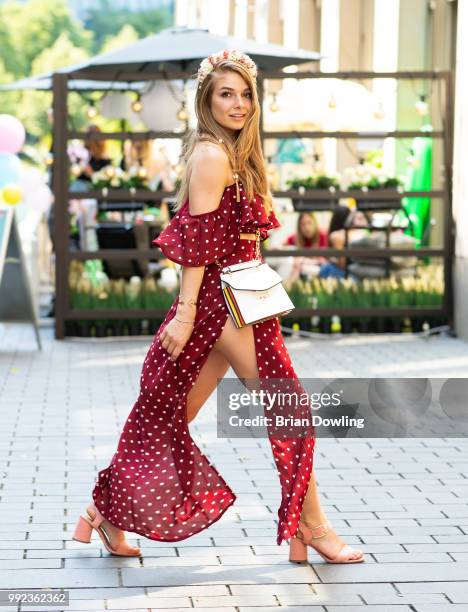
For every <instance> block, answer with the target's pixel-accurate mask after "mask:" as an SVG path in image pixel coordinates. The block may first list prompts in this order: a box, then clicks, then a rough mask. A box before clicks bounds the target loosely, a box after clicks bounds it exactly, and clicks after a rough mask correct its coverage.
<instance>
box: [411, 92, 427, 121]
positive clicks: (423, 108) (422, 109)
mask: <svg viewBox="0 0 468 612" xmlns="http://www.w3.org/2000/svg"><path fill="white" fill-rule="evenodd" d="M426 97H427V96H425V95H422V96H420V98H419V100H418V101H417V102H416V104H415V105H414V108H415V109H416V112H417V113H418V115H420V116H421V117H425V116H426V115H427V113H428V110H429V105H428V104H427V102H426Z"/></svg>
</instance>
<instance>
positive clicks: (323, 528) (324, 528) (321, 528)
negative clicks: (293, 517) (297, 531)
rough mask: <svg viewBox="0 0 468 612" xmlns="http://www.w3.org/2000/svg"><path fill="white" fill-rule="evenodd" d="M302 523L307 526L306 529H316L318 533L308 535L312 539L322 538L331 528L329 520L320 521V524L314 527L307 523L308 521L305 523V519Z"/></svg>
mask: <svg viewBox="0 0 468 612" xmlns="http://www.w3.org/2000/svg"><path fill="white" fill-rule="evenodd" d="M302 522H303V523H304V525H305V526H306V527H307V529H308V530H309V531H311V532H313V531H317V530H318V535H312V534H311V535H310V537H311V538H312V539H313V540H317V539H318V538H323V536H325V535H327V533H328V532H329V531H330V529H331V524H330V522H329V521H326V522H325V523H321V524H320V525H315V526H314V527H313V526H312V525H309V523H306V522H305V521H302Z"/></svg>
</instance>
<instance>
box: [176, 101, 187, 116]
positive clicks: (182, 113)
mask: <svg viewBox="0 0 468 612" xmlns="http://www.w3.org/2000/svg"><path fill="white" fill-rule="evenodd" d="M188 118H189V117H188V113H187V109H186V108H185V100H184V101H183V102H182V103H181V105H180V108H179V110H178V111H177V119H178V120H179V121H187V120H188Z"/></svg>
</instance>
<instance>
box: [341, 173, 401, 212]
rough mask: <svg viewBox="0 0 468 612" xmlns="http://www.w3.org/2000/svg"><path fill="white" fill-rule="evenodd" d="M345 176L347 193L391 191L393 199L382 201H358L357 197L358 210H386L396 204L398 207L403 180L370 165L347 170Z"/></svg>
mask: <svg viewBox="0 0 468 612" xmlns="http://www.w3.org/2000/svg"><path fill="white" fill-rule="evenodd" d="M345 174H346V175H347V176H348V186H347V188H348V190H349V191H357V190H359V191H362V192H363V193H365V192H368V191H373V192H375V191H377V190H382V189H385V190H386V191H387V192H388V191H391V192H392V195H394V199H393V198H392V199H391V200H384V201H381V200H380V201H375V200H374V201H372V200H369V199H360V198H359V196H358V197H357V198H356V205H357V207H358V208H359V209H361V210H365V209H366V208H372V209H373V210H375V209H376V208H383V209H388V208H392V206H394V205H395V204H397V207H399V206H400V204H401V198H402V195H401V194H402V192H403V185H404V181H403V178H401V177H397V176H393V175H390V174H387V173H386V172H385V171H384V170H383V169H382V168H381V167H379V166H376V165H373V164H370V163H361V164H359V165H358V166H356V167H353V168H347V169H346V170H345Z"/></svg>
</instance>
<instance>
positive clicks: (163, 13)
mask: <svg viewBox="0 0 468 612" xmlns="http://www.w3.org/2000/svg"><path fill="white" fill-rule="evenodd" d="M171 23H172V14H171V12H170V10H169V9H168V8H159V9H148V10H144V11H139V12H133V11H130V10H129V9H122V8H115V7H113V5H112V0H100V3H99V5H98V6H97V7H96V8H92V9H90V10H89V12H88V16H87V18H86V20H85V26H86V28H87V29H88V30H91V31H92V32H94V43H93V53H98V52H100V50H101V49H102V47H103V45H104V44H106V42H107V40H108V39H109V37H112V36H115V35H116V34H117V33H118V32H120V31H121V30H122V28H123V27H124V26H125V25H130V26H132V28H133V29H134V30H135V32H136V33H137V35H138V37H139V38H144V37H145V36H149V35H150V34H156V33H157V32H159V31H160V30H162V29H163V28H166V27H169V26H170V25H171Z"/></svg>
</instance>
